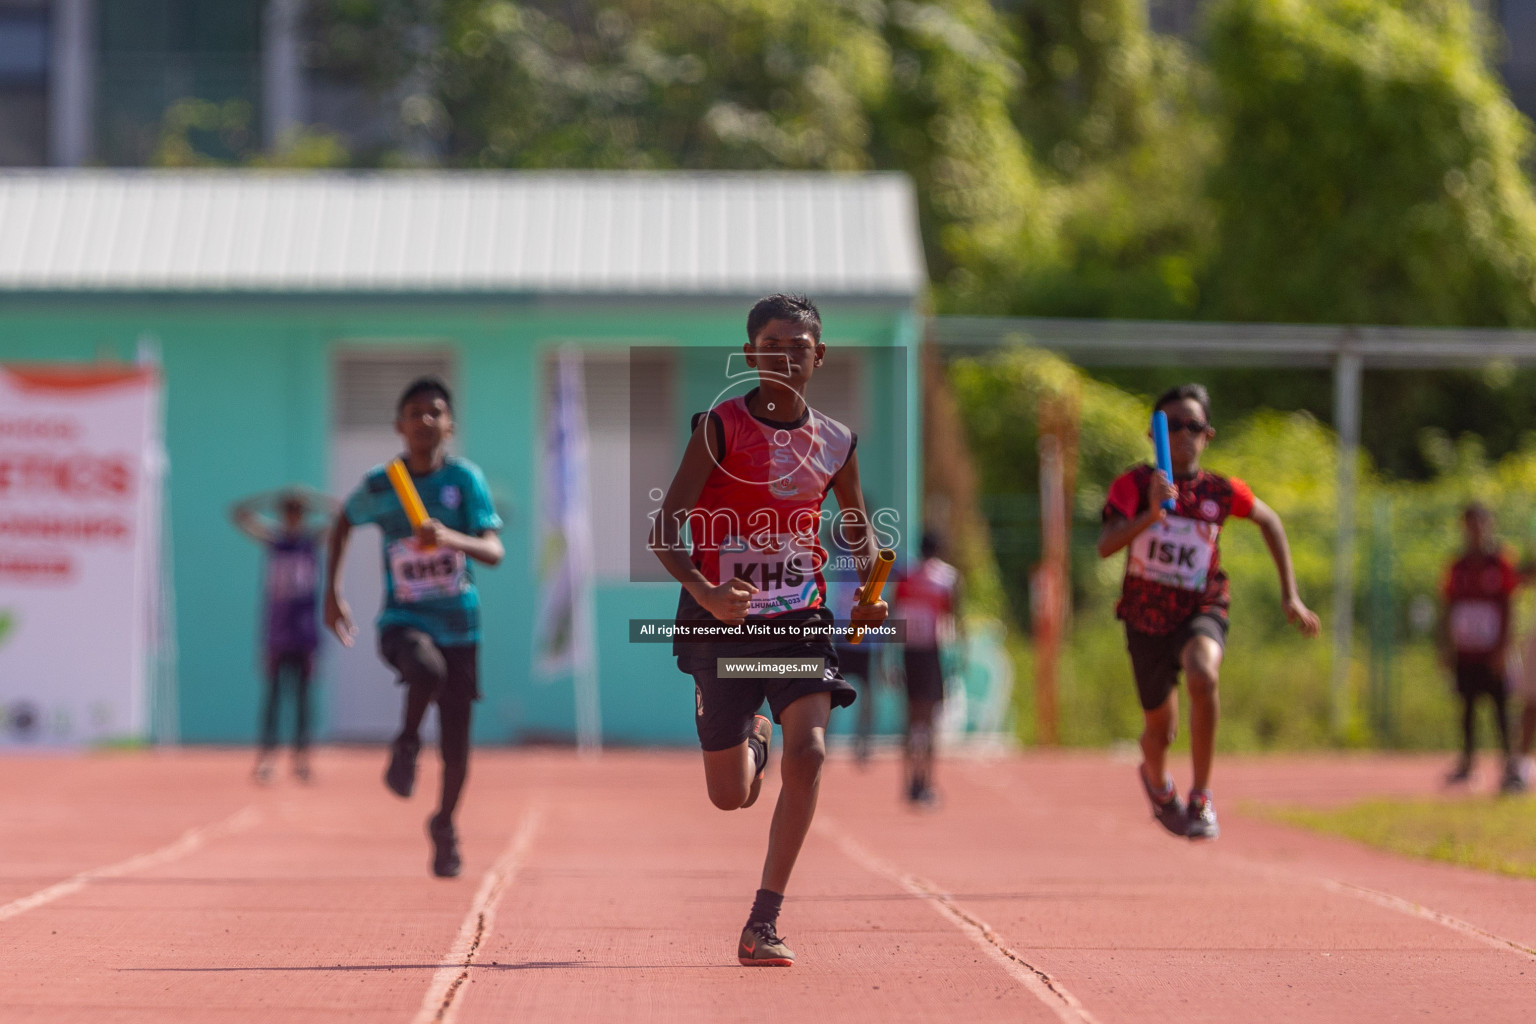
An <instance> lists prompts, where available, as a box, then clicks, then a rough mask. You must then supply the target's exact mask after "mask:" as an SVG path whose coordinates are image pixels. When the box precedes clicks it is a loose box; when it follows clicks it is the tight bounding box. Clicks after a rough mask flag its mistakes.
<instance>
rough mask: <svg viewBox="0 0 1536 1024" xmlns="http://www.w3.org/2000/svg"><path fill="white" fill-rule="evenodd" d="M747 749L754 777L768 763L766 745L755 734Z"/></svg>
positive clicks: (748, 742) (748, 741)
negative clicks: (749, 752)
mask: <svg viewBox="0 0 1536 1024" xmlns="http://www.w3.org/2000/svg"><path fill="white" fill-rule="evenodd" d="M747 749H748V750H750V751H752V763H753V764H755V765H756V766H757V767H755V768H753V769H752V774H753V775H756V774H757V773H758V772H760V771H762V770H763V768H764V766H765V765H767V763H768V744H766V743H764V742H763V741H762V738H761V737H759V736H758V735H757V734H756V733H753V734H752V735H751V736H748V737H747ZM765 891H766V890H765Z"/></svg>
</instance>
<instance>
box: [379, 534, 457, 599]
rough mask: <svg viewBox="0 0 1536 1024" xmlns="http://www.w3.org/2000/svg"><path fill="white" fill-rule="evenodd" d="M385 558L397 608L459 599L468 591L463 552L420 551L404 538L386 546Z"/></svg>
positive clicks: (413, 543) (409, 539)
mask: <svg viewBox="0 0 1536 1024" xmlns="http://www.w3.org/2000/svg"><path fill="white" fill-rule="evenodd" d="M388 557H389V574H390V577H391V578H392V579H393V580H394V584H395V601H396V602H398V603H399V604H414V603H415V602H417V601H431V600H433V599H435V598H441V597H458V596H459V595H460V594H462V593H464V591H466V590H468V589H469V573H468V571H467V569H466V567H465V562H464V552H462V551H455V550H453V549H452V548H423V547H422V546H421V545H420V544H419V543H418V542H417V540H416V538H415V537H406V538H405V539H404V540H397V541H393V542H392V543H391V544H390V545H389V550H388Z"/></svg>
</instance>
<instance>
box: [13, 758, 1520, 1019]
mask: <svg viewBox="0 0 1536 1024" xmlns="http://www.w3.org/2000/svg"><path fill="white" fill-rule="evenodd" d="M476 758H477V759H476V761H475V764H474V766H473V774H472V777H471V780H470V787H469V790H468V792H467V795H466V802H465V806H464V810H463V820H462V822H461V831H462V833H463V835H464V852H465V860H466V867H465V873H464V876H463V877H462V878H460V879H457V880H454V881H441V880H437V879H433V878H431V877H429V876H428V874H427V856H428V850H427V843H426V839H425V836H424V833H423V826H424V822H425V819H426V816H427V814H428V813H429V811H430V810H431V808H430V801H429V800H427V799H426V798H425V796H424V795H423V794H424V793H430V792H431V791H432V788H433V785H434V783H435V776H434V774H433V772H432V771H431V770H430V769H429V770H428V771H426V772H425V773H424V777H423V778H422V780H421V788H420V790H419V791H418V796H417V798H416V799H415V800H414V801H412V802H410V803H409V804H407V803H404V802H402V801H400V800H397V799H396V798H394V797H393V796H391V795H389V794H388V793H387V792H386V791H385V790H384V789H383V787H382V785H381V784H380V781H379V774H380V772H381V770H382V767H383V753H382V752H381V751H378V750H362V749H340V750H324V751H321V752H320V753H319V755H318V757H317V761H316V770H317V772H316V774H317V780H316V782H315V783H314V784H313V785H310V786H303V785H300V784H299V783H297V782H294V781H292V780H291V779H288V778H282V779H280V780H279V781H278V782H277V783H276V784H275V785H273V786H271V787H270V788H258V787H256V786H254V785H252V784H251V783H250V782H249V781H248V777H247V770H248V768H249V765H250V755H249V754H248V753H247V752H244V751H206V750H191V751H179V752H169V753H147V754H146V753H135V754H102V755H95V756H87V757H50V756H38V757H9V758H5V759H3V760H0V773H3V775H4V778H5V785H4V787H3V795H0V829H3V831H0V835H3V837H4V838H3V846H0V981H3V986H4V988H3V993H4V994H3V996H0V1019H3V1020H4V1021H6V1022H8V1024H12V1022H14V1024H20V1022H32V1021H47V1022H50V1024H67V1022H73V1021H92V1022H116V1021H123V1022H128V1021H132V1022H151V1021H154V1022H163V1021H176V1022H181V1024H186V1022H201V1021H218V1022H245V1021H253V1022H254V1021H285V1022H287V1021H295V1022H305V1021H327V1022H329V1021H368V1022H374V1021H378V1022H399V1024H412V1022H426V1021H439V1020H440V1021H458V1022H464V1024H468V1022H477V1021H559V1022H561V1024H574V1022H580V1021H612V1020H623V1021H626V1022H640V1021H666V1022H676V1021H682V1022H691V1021H727V1020H742V1021H747V1020H752V1021H761V1020H764V1019H771V1018H782V1019H787V1020H810V1021H815V1022H818V1024H819V1022H831V1021H929V1020H931V1021H954V1020H963V1021H977V1022H987V1021H994V1020H996V1021H1003V1020H1006V1021H1068V1022H1081V1021H1098V1022H1101V1024H1111V1022H1122V1021H1123V1022H1144V1021H1165V1020H1166V1021H1175V1020H1176V1021H1181V1022H1187V1021H1241V1022H1260V1021H1285V1022H1292V1024H1295V1022H1300V1024H1308V1022H1312V1021H1345V1020H1348V1021H1356V1020H1372V1021H1386V1020H1407V1019H1414V1020H1427V1021H1465V1020H1476V1021H1479V1022H1497V1021H1511V1022H1513V1021H1522V1022H1523V1021H1528V1020H1530V1019H1531V1016H1532V1014H1533V1013H1536V1010H1533V1006H1536V952H1533V950H1536V883H1533V882H1531V881H1524V880H1514V879H1507V878H1499V877H1495V876H1491V875H1484V874H1480V873H1476V872H1472V871H1467V870H1463V869H1458V868H1452V867H1448V866H1444V865H1437V864H1428V863H1419V862H1413V861H1408V860H1404V859H1399V858H1396V857H1392V856H1389V855H1385V854H1380V853H1376V852H1373V851H1370V850H1367V849H1364V848H1362V847H1358V846H1355V845H1353V844H1350V843H1346V842H1342V841H1336V840H1332V839H1327V838H1322V837H1318V836H1313V835H1309V834H1305V833H1302V832H1298V831H1295V830H1291V829H1286V828H1282V827H1279V826H1275V825H1272V824H1268V823H1266V822H1263V821H1260V820H1256V819H1253V818H1250V817H1246V816H1244V815H1243V814H1241V813H1240V808H1241V806H1242V804H1243V802H1245V801H1254V802H1263V801H1283V802H1310V803H1333V802H1337V801H1340V800H1344V799H1348V798H1352V797H1356V796H1363V795H1370V794H1384V793H1418V792H1430V791H1433V788H1434V785H1435V782H1436V780H1437V779H1438V777H1439V774H1440V771H1441V769H1442V768H1443V765H1442V764H1441V759H1439V758H1435V759H1426V758H1403V757H1386V756H1368V757H1315V758H1295V757H1288V758H1278V757H1275V758H1246V759H1244V758H1222V759H1220V760H1219V761H1218V765H1217V767H1218V779H1217V781H1218V783H1219V787H1218V797H1219V806H1220V808H1221V812H1222V825H1223V830H1224V834H1223V837H1222V839H1221V840H1220V841H1218V842H1216V843H1214V844H1206V845H1200V846H1196V845H1192V844H1190V843H1188V842H1185V841H1183V840H1178V839H1174V838H1172V837H1168V836H1165V835H1164V834H1163V833H1162V832H1161V831H1160V830H1158V829H1157V828H1156V827H1155V826H1154V825H1153V824H1152V823H1151V821H1150V818H1149V816H1148V812H1147V809H1146V807H1145V805H1144V800H1143V798H1142V796H1141V793H1140V791H1139V788H1138V787H1137V785H1136V782H1135V778H1134V776H1133V774H1132V772H1133V771H1134V763H1133V762H1131V761H1128V760H1124V759H1121V758H1117V757H1115V756H1112V755H1108V754H1104V753H1065V754H1036V753H1031V754H1027V755H1023V756H1018V757H1009V758H1004V759H997V760H984V759H957V760H953V761H949V762H946V763H944V764H943V765H942V775H941V778H940V784H941V789H942V790H943V792H944V795H945V801H944V804H943V806H942V808H941V809H939V810H937V811H935V812H931V813H923V814H914V813H911V812H909V811H907V810H906V809H905V808H904V807H903V806H902V805H901V804H900V803H899V802H898V800H897V798H896V793H897V767H896V764H895V762H894V761H893V760H891V759H889V758H887V759H881V760H877V761H876V762H875V763H874V764H873V765H871V766H870V767H869V768H868V769H867V770H861V769H859V768H857V767H856V766H854V765H853V764H852V763H851V762H849V761H847V760H844V759H839V758H834V759H833V760H832V761H831V762H830V763H829V764H828V767H827V772H826V778H825V781H824V783H823V793H822V806H821V814H820V817H819V819H818V825H817V829H816V831H815V832H814V833H813V834H812V836H811V838H810V839H809V841H808V842H807V845H806V849H805V852H804V854H803V855H802V857H801V861H800V864H799V867H798V869H797V871H796V877H795V883H794V886H793V888H792V891H791V893H790V895H789V898H788V900H786V902H785V907H784V913H783V916H782V918H781V921H780V925H781V930H782V931H783V932H784V933H785V934H786V935H787V936H788V937H789V939H790V942H791V945H792V946H793V947H794V948H795V950H796V951H797V953H798V955H799V958H800V960H799V963H798V964H797V965H796V966H795V967H793V968H791V969H789V970H782V969H767V968H761V969H746V968H741V967H738V966H737V965H736V964H735V960H734V952H735V941H736V937H737V935H738V934H739V931H740V928H741V924H742V922H743V920H744V918H745V915H746V910H747V907H748V904H749V903H750V900H751V896H752V892H753V890H754V889H755V888H756V885H757V876H758V871H759V869H760V866H761V860H762V854H763V844H764V842H765V837H766V833H767V827H768V819H769V815H770V813H771V807H772V803H773V799H774V797H775V792H776V790H775V787H774V786H773V785H771V784H770V785H769V786H768V787H767V789H766V792H765V793H764V798H763V799H762V800H761V801H760V802H759V803H758V805H757V806H756V807H754V808H752V809H751V810H748V811H743V812H733V813H730V814H725V813H722V812H719V811H716V810H714V809H713V808H712V807H711V806H710V805H709V802H708V800H707V799H706V798H705V795H704V787H703V779H702V769H701V767H700V764H699V758H698V755H697V754H694V753H689V752H660V753H658V752H617V753H609V754H605V755H603V756H602V757H600V758H595V759H581V758H578V757H576V756H575V755H573V754H568V753H564V752H549V751H532V752H523V751H502V750H494V751H480V752H478V753H477V755H476ZM423 764H424V766H429V765H430V759H427V758H424V759H423Z"/></svg>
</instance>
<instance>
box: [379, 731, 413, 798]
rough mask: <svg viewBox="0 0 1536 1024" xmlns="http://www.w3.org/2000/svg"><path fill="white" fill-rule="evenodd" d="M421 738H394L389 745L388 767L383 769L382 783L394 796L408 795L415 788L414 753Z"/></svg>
mask: <svg viewBox="0 0 1536 1024" xmlns="http://www.w3.org/2000/svg"><path fill="white" fill-rule="evenodd" d="M419 753H421V740H395V742H393V743H391V744H390V745H389V767H388V768H386V769H384V785H386V786H388V787H389V791H390V792H391V793H393V794H395V795H396V796H400V797H408V796H410V795H411V792H412V791H413V790H415V788H416V755H417V754H419Z"/></svg>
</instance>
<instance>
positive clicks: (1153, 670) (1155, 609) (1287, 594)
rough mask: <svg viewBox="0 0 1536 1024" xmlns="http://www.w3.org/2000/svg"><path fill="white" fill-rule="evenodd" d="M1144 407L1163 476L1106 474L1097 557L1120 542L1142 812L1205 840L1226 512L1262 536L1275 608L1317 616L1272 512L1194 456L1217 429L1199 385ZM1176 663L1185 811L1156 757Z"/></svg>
mask: <svg viewBox="0 0 1536 1024" xmlns="http://www.w3.org/2000/svg"><path fill="white" fill-rule="evenodd" d="M1153 408H1154V410H1159V409H1160V410H1162V411H1163V412H1164V413H1165V414H1167V416H1168V442H1169V447H1170V449H1171V452H1172V456H1173V479H1172V480H1168V479H1167V478H1165V477H1164V476H1163V474H1162V473H1161V472H1160V471H1158V470H1156V469H1153V468H1152V467H1151V466H1148V465H1145V464H1143V465H1140V466H1137V467H1135V468H1134V469H1131V470H1129V471H1128V472H1126V473H1122V474H1121V475H1120V476H1118V477H1116V478H1115V481H1114V483H1112V484H1111V485H1110V488H1109V496H1108V500H1107V501H1106V502H1105V505H1104V528H1103V531H1102V532H1101V533H1100V535H1099V556H1100V557H1101V558H1108V557H1109V556H1110V555H1113V554H1114V553H1115V552H1117V551H1119V550H1120V549H1121V548H1126V549H1128V550H1127V557H1126V565H1125V583H1124V586H1123V589H1122V590H1121V594H1120V603H1119V605H1117V606H1116V608H1115V614H1116V615H1117V616H1118V617H1119V618H1120V619H1122V620H1124V622H1125V641H1126V647H1127V648H1128V649H1129V651H1130V655H1131V671H1132V673H1133V674H1134V675H1135V677H1136V690H1137V693H1138V694H1139V696H1140V697H1141V707H1142V710H1143V712H1144V713H1145V717H1146V726H1145V728H1144V729H1143V730H1142V734H1141V751H1142V756H1143V762H1142V765H1141V767H1140V769H1139V770H1138V775H1139V776H1140V778H1141V785H1142V788H1143V789H1145V790H1146V793H1147V798H1148V799H1149V800H1151V801H1152V813H1153V816H1154V817H1156V818H1157V820H1158V821H1159V822H1160V823H1161V824H1162V826H1163V827H1164V828H1165V829H1167V830H1168V831H1169V832H1172V833H1173V834H1174V835H1179V836H1187V837H1188V838H1190V839H1215V838H1216V836H1217V835H1218V834H1219V832H1220V829H1219V827H1218V825H1217V822H1216V808H1215V805H1214V804H1213V803H1212V800H1211V791H1210V779H1211V755H1212V752H1213V750H1214V748H1215V743H1216V718H1217V713H1218V704H1217V697H1216V684H1217V678H1218V675H1219V673H1220V670H1221V659H1222V653H1223V650H1224V648H1225V647H1226V639H1227V605H1228V603H1229V589H1230V588H1229V586H1228V583H1227V576H1226V574H1225V573H1223V572H1222V571H1221V552H1220V550H1219V548H1218V546H1217V539H1218V537H1219V535H1220V533H1221V527H1222V524H1223V523H1225V522H1226V521H1227V518H1228V517H1229V516H1237V517H1238V518H1240V519H1251V520H1252V521H1253V522H1254V524H1255V525H1256V526H1258V528H1259V530H1260V532H1262V533H1263V534H1264V543H1265V544H1266V545H1268V547H1269V553H1270V556H1271V557H1273V558H1274V560H1275V569H1276V570H1277V571H1278V572H1279V574H1280V597H1281V604H1282V607H1284V609H1285V617H1286V618H1287V619H1289V620H1290V621H1291V622H1292V623H1294V624H1295V626H1296V628H1297V629H1299V630H1300V631H1301V633H1302V635H1303V636H1309V637H1310V636H1316V635H1317V631H1318V621H1317V616H1316V615H1314V614H1313V613H1312V611H1311V610H1310V609H1308V608H1307V606H1306V605H1305V604H1303V603H1302V600H1301V596H1300V594H1298V593H1297V590H1296V574H1295V573H1294V572H1293V571H1292V569H1291V549H1290V545H1289V544H1287V543H1286V539H1285V527H1284V526H1282V525H1281V523H1280V517H1279V516H1278V515H1276V514H1275V511H1274V510H1273V509H1271V508H1270V507H1269V506H1268V505H1266V504H1264V503H1263V502H1262V501H1260V500H1259V499H1258V498H1255V497H1254V496H1253V492H1252V491H1251V490H1249V489H1248V485H1247V484H1245V483H1243V482H1242V481H1241V480H1238V479H1236V478H1232V479H1228V478H1227V477H1223V476H1218V475H1216V474H1215V473H1208V472H1206V471H1205V470H1203V469H1201V468H1200V454H1201V453H1202V452H1203V451H1205V447H1206V445H1208V444H1210V441H1211V438H1213V437H1215V436H1216V431H1215V429H1213V428H1212V427H1211V399H1210V396H1209V395H1208V394H1206V391H1205V388H1204V387H1202V386H1201V385H1199V384H1184V385H1181V386H1179V387H1176V388H1172V389H1170V390H1169V391H1167V392H1165V393H1164V394H1163V395H1162V396H1161V397H1160V398H1158V400H1157V404H1156V405H1155V406H1154V407H1153ZM1167 499H1173V501H1174V502H1175V506H1174V509H1173V511H1172V512H1169V511H1166V510H1164V508H1163V502H1164V501H1165V500H1167ZM1181 671H1182V672H1183V673H1184V676H1185V678H1186V679H1187V680H1188V681H1189V699H1190V705H1191V706H1190V715H1189V728H1190V748H1191V749H1190V753H1191V758H1192V760H1193V761H1194V782H1193V785H1192V786H1191V787H1190V792H1189V806H1188V808H1187V809H1186V808H1185V806H1184V804H1183V802H1182V801H1180V800H1179V794H1178V791H1177V790H1176V789H1175V788H1174V785H1173V779H1172V778H1171V777H1170V776H1169V775H1168V773H1167V769H1166V767H1165V764H1164V757H1165V755H1166V754H1167V751H1168V747H1169V745H1170V744H1171V743H1172V742H1173V738H1174V736H1175V734H1176V733H1177V731H1178V723H1179V705H1178V698H1177V696H1176V694H1175V691H1174V687H1175V686H1176V685H1177V684H1178V680H1179V673H1180V672H1181Z"/></svg>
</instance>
